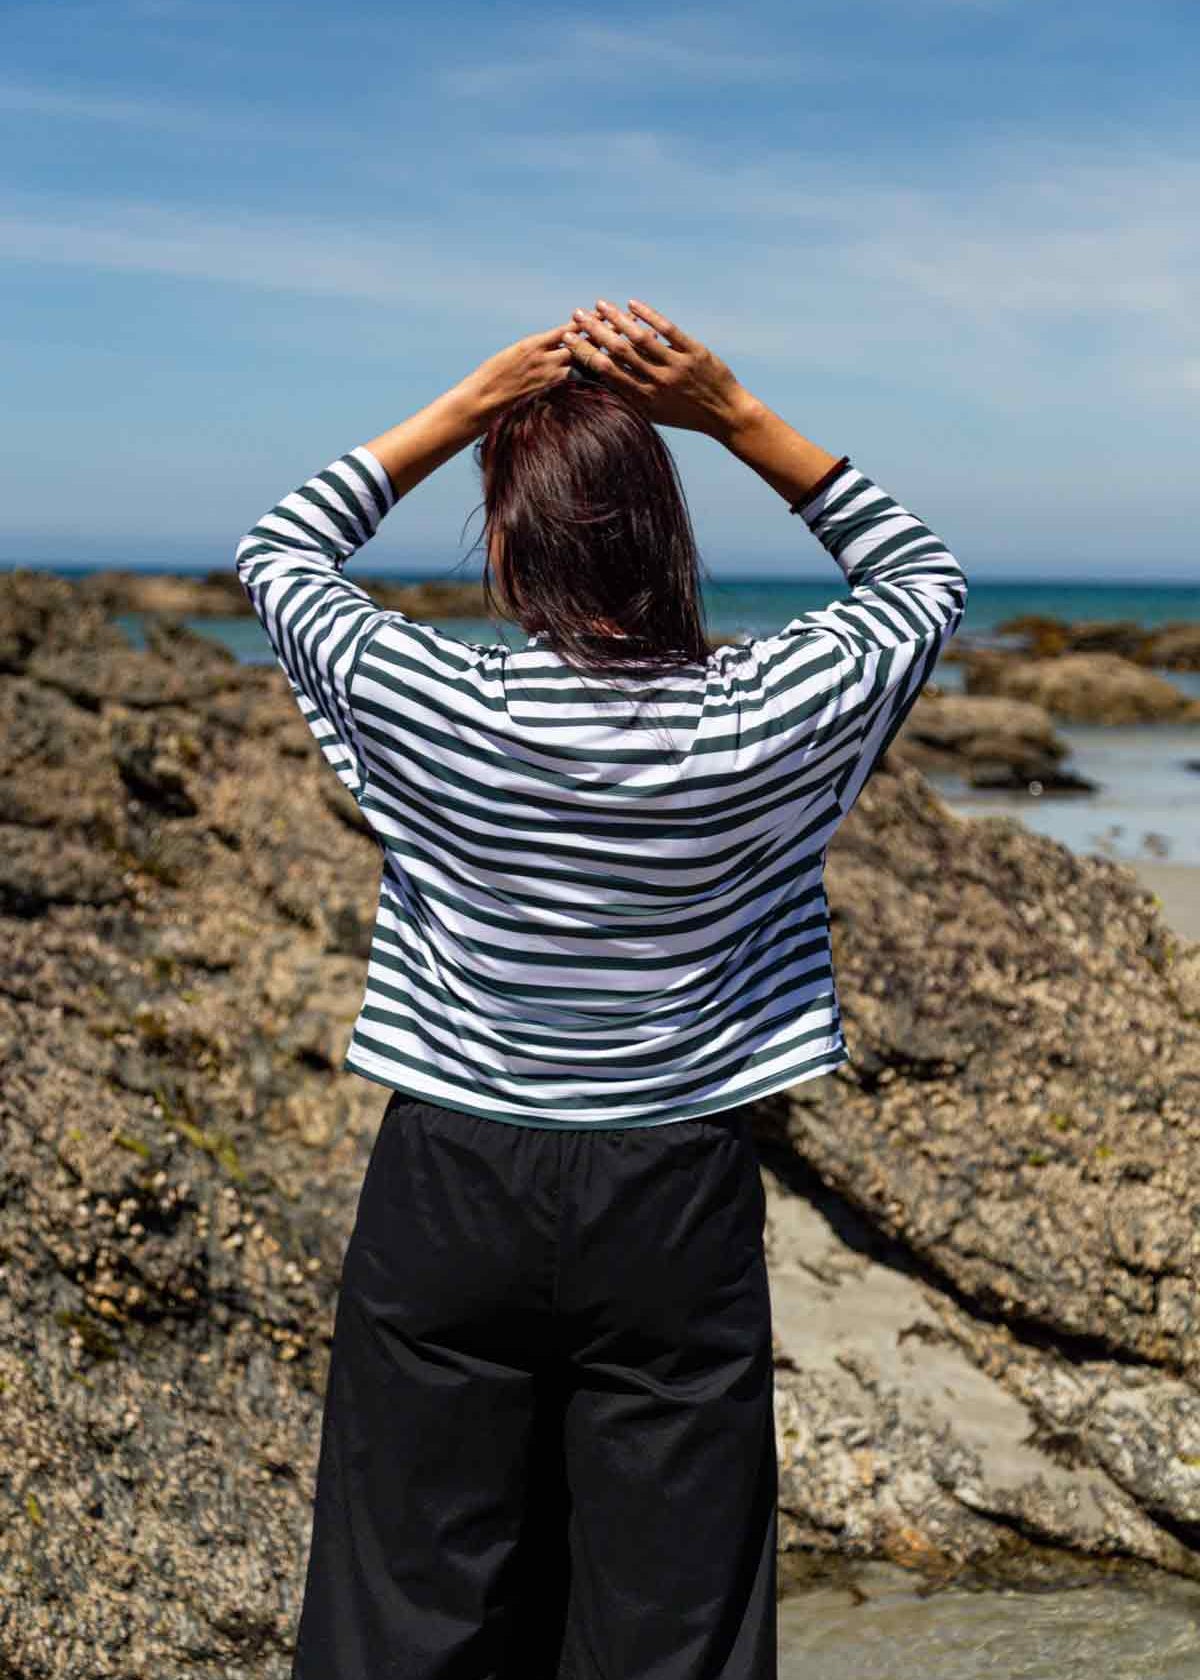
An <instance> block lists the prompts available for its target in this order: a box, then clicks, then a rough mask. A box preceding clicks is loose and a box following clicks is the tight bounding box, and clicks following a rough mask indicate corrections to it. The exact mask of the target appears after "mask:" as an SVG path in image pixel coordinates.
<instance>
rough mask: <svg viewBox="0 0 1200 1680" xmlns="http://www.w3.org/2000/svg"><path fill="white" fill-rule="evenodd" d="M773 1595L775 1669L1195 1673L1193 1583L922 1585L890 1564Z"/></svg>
mask: <svg viewBox="0 0 1200 1680" xmlns="http://www.w3.org/2000/svg"><path fill="white" fill-rule="evenodd" d="M855 1581H856V1584H857V1587H858V1591H859V1592H861V1593H863V1594H865V1595H866V1596H865V1598H864V1600H863V1602H861V1603H857V1602H855V1600H856V1597H857V1594H855V1593H851V1592H850V1591H849V1590H847V1589H846V1588H845V1587H814V1588H806V1589H803V1590H800V1591H796V1592H791V1593H789V1594H788V1595H787V1596H786V1597H784V1598H783V1599H781V1600H780V1604H779V1632H780V1661H779V1680H1200V1584H1197V1583H1192V1582H1188V1581H1184V1580H1181V1579H1180V1578H1178V1577H1174V1576H1169V1575H1163V1576H1162V1577H1161V1578H1160V1579H1158V1580H1156V1581H1151V1582H1149V1583H1148V1584H1142V1585H1138V1586H1134V1585H1132V1584H1126V1583H1123V1582H1104V1583H1101V1584H1094V1583H1093V1584H1088V1585H1086V1586H1073V1587H1069V1588H1063V1589H1061V1590H1055V1591H1043V1592H1019V1591H1015V1590H1008V1589H993V1590H988V1591H981V1592H968V1591H966V1590H963V1589H957V1588H953V1587H949V1588H945V1589H943V1590H941V1591H939V1592H935V1593H932V1594H930V1595H929V1596H928V1597H921V1596H920V1595H919V1593H918V1592H917V1590H916V1586H915V1583H914V1579H913V1576H912V1575H911V1574H910V1573H909V1572H908V1571H906V1570H903V1569H899V1568H897V1567H896V1566H895V1565H892V1564H883V1563H880V1564H864V1565H863V1566H862V1568H861V1570H860V1571H858V1572H857V1573H856V1575H855Z"/></svg>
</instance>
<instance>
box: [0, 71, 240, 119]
mask: <svg viewBox="0 0 1200 1680" xmlns="http://www.w3.org/2000/svg"><path fill="white" fill-rule="evenodd" d="M5 111H6V112H9V113H11V114H12V115H14V116H38V117H61V118H64V119H66V120H68V121H79V122H104V123H119V124H128V125H130V126H133V127H137V128H141V127H150V128H178V127H192V126H195V124H196V122H197V121H198V120H201V121H208V122H212V121H214V120H215V119H214V118H211V117H203V115H202V114H200V113H194V112H189V111H187V110H186V109H181V108H180V107H179V106H178V105H177V104H174V103H168V102H167V101H166V100H162V99H142V98H139V99H124V98H109V97H106V96H104V95H103V94H101V95H97V94H95V93H75V92H70V91H68V90H66V89H63V88H52V87H37V86H33V85H32V84H29V83H24V84H21V83H15V82H0V112H5Z"/></svg>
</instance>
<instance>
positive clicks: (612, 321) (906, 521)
mask: <svg viewBox="0 0 1200 1680" xmlns="http://www.w3.org/2000/svg"><path fill="white" fill-rule="evenodd" d="M581 375H582V376H581ZM659 425H661V426H677V427H680V428H683V429H686V430H694V431H701V432H705V433H707V434H708V435H709V436H710V437H712V438H713V439H715V440H716V441H718V442H719V443H721V444H722V445H724V446H725V447H726V448H728V449H730V450H732V452H733V453H734V454H735V455H736V456H738V457H739V459H741V460H743V461H744V462H745V463H746V464H747V465H748V466H750V467H751V468H752V469H753V470H754V471H755V472H756V473H758V474H759V475H760V476H761V477H762V478H763V479H764V480H765V481H766V482H767V484H769V485H770V486H771V488H772V489H773V490H775V491H776V492H777V493H778V494H779V495H780V496H781V497H783V499H784V501H785V503H786V504H787V505H788V506H789V507H790V509H791V511H792V512H793V513H799V514H800V515H802V517H803V519H804V521H805V523H806V525H807V526H808V527H809V529H810V530H812V531H813V533H814V534H815V535H816V536H817V538H818V539H819V540H820V542H821V543H822V544H823V546H824V547H825V548H826V549H827V551H828V552H829V554H830V555H831V556H832V557H833V559H834V560H835V561H836V562H837V564H838V566H839V567H840V569H841V572H842V574H843V575H844V577H845V579H846V581H847V584H848V586H849V594H848V596H847V598H846V599H845V600H842V601H838V602H835V603H834V604H832V605H830V606H828V607H826V608H823V609H821V610H818V611H813V612H808V613H803V614H801V615H800V616H799V617H798V618H795V619H793V620H792V621H791V622H790V623H789V624H787V625H785V626H784V628H783V629H782V630H780V631H779V632H778V633H777V634H775V635H772V636H764V637H759V638H756V639H754V640H752V641H750V642H748V643H746V644H744V645H738V646H727V647H721V648H718V649H716V650H715V651H714V650H710V649H709V647H708V644H707V641H706V639H705V636H704V630H703V624H702V618H701V610H700V591H699V586H698V582H697V569H698V563H697V555H696V549H695V543H694V539H693V535H692V530H691V526H690V523H689V520H688V516H687V510H686V506H685V504H684V501H683V497H682V494H681V491H680V487H679V483H678V478H677V475H676V473H675V469H674V463H673V461H672V458H671V455H670V453H669V451H668V450H667V448H666V446H665V444H664V443H663V441H662V439H661V437H660V436H659V433H658V431H657V430H656V426H659ZM473 441H474V442H475V445H476V460H477V463H478V465H479V466H480V468H481V470H482V473H483V481H484V494H485V505H486V510H487V523H486V529H487V543H488V552H487V569H486V573H485V578H486V583H487V587H488V589H489V591H491V590H492V587H493V582H494V584H495V588H496V590H498V592H499V596H500V598H501V601H502V604H503V606H504V608H505V610H506V611H507V612H508V613H509V614H510V615H511V616H512V617H513V618H514V619H515V620H516V622H518V623H519V624H520V625H521V626H522V627H523V628H524V629H525V631H526V632H527V633H528V634H527V638H526V642H525V645H524V646H522V647H520V648H517V649H510V648H508V647H507V646H505V645H504V644H498V645H494V646H488V645H476V644H469V643H465V642H462V641H459V640H457V639H456V638H454V637H451V636H446V635H443V634H442V633H441V632H440V631H438V630H436V629H434V628H433V627H432V626H430V625H425V624H419V623H416V622H414V621H412V620H410V619H409V618H407V617H406V616H405V615H403V614H401V613H398V612H395V611H382V610H380V609H379V608H377V607H376V606H375V604H374V603H373V601H372V600H371V598H370V596H369V595H368V594H367V593H366V592H365V591H364V590H362V589H360V588H358V587H357V586H355V585H354V584H353V583H351V582H350V581H349V580H348V579H347V578H346V577H345V576H344V575H343V570H342V569H343V567H344V565H345V563H346V561H347V560H348V559H349V557H350V556H351V555H352V554H353V553H354V552H355V551H356V550H357V549H358V548H360V547H361V546H362V545H363V544H364V543H365V542H366V541H367V540H368V539H369V538H370V537H371V536H372V535H373V533H374V532H375V530H376V529H377V527H378V525H379V523H380V521H381V520H382V518H383V516H384V515H385V514H386V513H387V512H388V511H389V510H390V509H391V508H392V507H393V506H394V504H395V503H396V501H398V500H399V499H400V498H401V497H402V496H404V495H405V494H406V493H407V492H408V491H409V490H411V489H412V488H413V486H414V485H416V484H417V483H419V482H420V480H421V479H423V478H424V477H425V476H426V475H427V474H428V473H429V472H431V471H432V470H433V469H434V468H435V467H437V466H439V465H440V464H441V463H442V462H443V461H446V460H448V459H449V458H450V457H451V456H453V455H454V454H456V453H457V452H458V451H459V450H461V449H462V448H464V447H465V446H466V445H467V444H468V443H471V442H473ZM237 569H238V573H239V575H240V577H241V579H242V582H243V583H244V585H245V587H246V589H247V591H248V593H249V596H250V599H251V601H252V602H253V604H254V608H255V611H256V612H257V613H258V615H259V617H260V619H261V621H262V623H263V625H264V626H265V628H266V630H267V634H268V635H269V637H270V639H271V642H272V645H273V647H274V649H275V652H276V654H277V656H278V658H279V660H280V662H281V664H282V666H283V669H284V671H285V673H286V674H287V677H288V680H289V682H290V684H291V686H292V688H293V691H294V693H295V695H296V698H297V700H298V702H299V704H300V707H301V709H302V710H303V712H304V715H305V717H306V718H307V720H308V723H309V725H310V727H311V728H312V730H313V733H314V734H315V736H316V738H317V740H318V742H319V743H320V746H321V750H322V752H323V753H324V754H325V756H326V758H327V759H328V761H329V763H330V764H331V766H332V767H333V769H334V771H335V772H336V774H337V775H338V776H339V778H340V779H341V781H342V782H343V784H344V785H345V786H346V787H347V788H348V789H349V790H350V792H351V793H352V794H353V796H354V797H355V799H356V800H357V802H358V804H359V806H360V808H361V809H362V811H363V814H364V816H365V818H366V821H367V822H368V824H369V825H370V827H371V830H372V832H373V834H374V835H375V837H376V838H377V840H378V842H379V845H380V847H381V850H382V854H383V868H382V879H381V884H380V898H379V912H378V918H377V922H376V928H375V934H374V940H373V944H372V950H371V956H370V962H369V965H368V973H367V984H366V995H365V998H364V1002H363V1005H362V1008H361V1011H360V1014H359V1017H358V1019H357V1021H356V1023H355V1025H354V1029H353V1033H352V1036H351V1040H350V1044H349V1048H348V1050H347V1053H346V1057H345V1062H344V1066H345V1067H347V1068H349V1069H352V1070H353V1071H354V1072H357V1073H360V1074H362V1075H363V1076H364V1077H366V1078H367V1079H371V1080H375V1081H378V1082H379V1083H381V1084H383V1085H385V1086H387V1087H389V1088H390V1090H391V1096H390V1097H389V1100H388V1103H387V1107H386V1110H385V1113H384V1116H383V1120H382V1123H381V1126H380V1129H379V1133H378V1136H377V1137H376V1139H375V1142H374V1146H373V1150H372V1154H371V1159H370V1162H369V1164H368V1168H367V1172H366V1177H365V1179H364V1183H363V1187H362V1191H361V1195H360V1198H359V1204H358V1210H357V1217H356V1221H355V1226H354V1231H353V1234H352V1236H351V1239H350V1242H349V1245H348V1248H347V1250H346V1257H345V1265H344V1268H343V1274H342V1280H341V1290H340V1294H339V1298H338V1306H337V1313H336V1317H335V1324H334V1337H333V1347H332V1354H331V1362H330V1373H329V1384H328V1390H327V1394H326V1399H325V1410H324V1417H323V1424H322V1437H321V1451H320V1461H319V1467H318V1475H317V1491H316V1499H315V1504H314V1512H313V1529H312V1541H311V1549H310V1555H309V1562H308V1573H307V1579H306V1585H305V1597H304V1605H303V1609H302V1612H301V1617H300V1627H299V1635H298V1642H297V1652H296V1659H295V1667H294V1669H293V1674H294V1676H296V1677H297V1680H383V1677H384V1676H389V1677H390V1676H395V1677H400V1676H403V1677H404V1680H435V1677H436V1680H443V1677H444V1680H460V1677H462V1680H466V1677H471V1680H476V1677H478V1680H484V1677H491V1676H501V1675H504V1676H508V1675H512V1676H514V1677H516V1676H521V1677H522V1680H539V1677H545V1680H551V1677H554V1676H559V1677H565V1676H575V1677H577V1680H642V1677H644V1680H650V1676H653V1677H654V1680H751V1677H753V1680H765V1677H767V1676H773V1675H774V1673H775V1660H776V1646H775V1548H776V1526H775V1524H776V1491H777V1482H776V1470H777V1466H776V1458H775V1437H774V1422H773V1408H772V1377H773V1369H772V1352H771V1319H770V1300H769V1293H768V1283H767V1272H766V1265H765V1258H764V1252H763V1222H764V1217H765V1198H764V1193H763V1187H762V1180H761V1176H760V1173H759V1169H758V1164H757V1157H756V1154H755V1150H754V1144H753V1139H752V1136H751V1134H750V1131H749V1127H748V1121H747V1117H746V1110H745V1106H744V1105H746V1104H747V1103H749V1102H750V1101H751V1100H753V1099H754V1098H757V1097H761V1096H764V1095H766V1094H767V1093H769V1092H772V1091H776V1090H779V1089H781V1088H783V1087H785V1086H790V1085H794V1084H797V1083H799V1082H801V1081H804V1080H807V1079H812V1078H815V1077H817V1076H818V1075H820V1074H826V1073H829V1072H831V1071H832V1070H833V1069H834V1068H836V1067H838V1066H839V1065H840V1064H841V1063H843V1062H845V1061H847V1060H848V1059H849V1051H848V1049H847V1046H846V1044H845V1040H844V1038H843V1034H842V1022H841V1015H840V1010H839V1007H838V999H837V993H836V987H835V983H834V976H833V972H832V968H831V962H830V946H829V929H828V914H827V906H826V901H825V895H824V888H823V883H822V876H823V868H824V862H825V852H826V848H827V846H828V844H829V840H830V838H831V836H832V835H833V833H834V832H835V830H836V829H837V827H838V825H839V824H840V823H841V822H842V820H843V819H844V817H845V816H846V814H847V812H848V811H849V810H850V809H851V807H852V806H853V804H854V802H855V800H856V799H857V797H858V795H859V793H860V791H861V789H862V787H863V785H864V783H865V782H866V780H867V778H868V777H869V776H870V774H871V772H872V770H873V769H874V767H875V766H876V764H877V763H878V762H879V760H880V757H881V756H882V754H883V752H884V750H885V748H886V747H887V745H888V743H889V742H890V741H891V739H892V737H893V736H894V734H895V733H896V731H897V730H898V729H899V727H900V725H901V723H902V722H903V720H904V718H905V717H906V716H907V714H908V712H909V710H910V709H911V707H912V705H913V703H914V701H915V700H916V698H917V695H918V694H919V693H920V691H921V689H922V688H923V686H924V684H925V683H926V682H927V681H928V679H929V677H930V675H931V673H932V671H933V669H934V666H935V664H936V661H937V658H938V655H939V653H940V651H941V649H942V648H943V647H944V645H945V644H946V642H947V640H948V639H949V638H950V637H951V636H952V635H953V634H954V632H955V630H956V629H957V627H958V624H959V622H960V620H961V618H962V614H963V610H964V606H965V603H966V594H967V590H966V580H965V577H964V575H963V572H962V569H961V568H960V566H959V564H958V562H957V561H956V560H955V559H954V557H953V556H952V555H951V554H949V553H948V552H947V550H946V548H945V547H944V546H943V544H942V543H941V542H940V541H939V540H938V539H937V537H935V536H934V535H933V534H932V533H931V532H930V531H929V530H928V529H927V528H926V527H925V526H924V525H923V524H921V522H920V521H919V520H918V519H916V518H915V517H914V516H913V515H912V514H910V513H908V512H907V511H906V510H905V509H904V508H903V507H901V506H900V505H899V504H898V503H896V502H895V501H893V500H892V499H891V498H890V497H889V496H888V495H887V494H886V493H885V492H884V491H882V490H881V489H880V488H879V487H878V486H877V485H876V484H874V483H873V482H872V480H870V479H869V478H867V477H866V476H865V475H864V474H863V473H862V472H860V471H859V470H858V469H857V468H855V467H853V466H851V464H850V462H849V459H848V457H847V456H841V457H835V456H833V455H832V454H830V453H829V452H828V451H827V450H825V449H822V448H820V447H819V446H818V445H817V444H815V443H811V442H809V441H808V440H807V439H806V438H804V437H802V436H801V435H800V434H799V433H798V432H797V431H795V430H794V429H793V428H792V427H791V426H789V425H788V424H787V423H786V422H785V421H783V420H782V419H781V418H780V417H779V416H778V415H776V414H774V413H773V412H772V411H771V410H770V409H769V408H767V406H766V405H765V404H764V403H762V402H761V401H759V400H757V399H756V398H755V397H753V396H752V395H751V394H750V393H749V392H748V391H747V390H746V389H745V388H744V387H743V386H742V385H741V383H740V382H739V381H738V379H737V378H736V377H735V376H734V374H733V373H732V372H731V370H730V369H729V367H728V366H727V364H726V363H724V362H723V361H722V360H721V359H720V358H719V357H718V356H716V355H715V354H714V353H713V352H712V351H711V350H709V349H707V348H706V347H705V346H704V345H703V344H701V343H699V342H698V341H697V340H696V339H694V338H693V337H691V335H690V334H688V333H686V332H684V331H683V330H681V329H680V328H679V327H678V326H676V325H675V324H674V323H672V322H671V321H669V320H667V319H666V318H665V317H664V316H662V315H661V314H659V313H658V312H657V311H656V310H654V309H652V308H650V307H648V306H647V305H644V304H642V303H639V302H637V301H636V300H630V303H629V308H628V310H627V311H624V310H618V309H616V308H614V307H612V306H611V305H609V304H607V303H606V302H605V301H604V300H602V299H601V300H598V301H597V304H596V308H595V309H594V310H576V311H575V312H574V315H573V317H572V320H571V321H570V322H566V323H563V324H561V325H559V326H556V327H554V328H552V329H551V330H550V331H548V332H542V333H535V334H533V335H531V336H530V337H527V338H523V339H521V340H520V341H519V342H518V343H516V344H513V345H511V346H509V347H508V348H507V349H505V350H502V351H501V352H500V353H499V354H498V355H496V356H493V357H491V358H490V359H489V360H487V361H485V362H484V363H483V364H482V365H481V366H480V367H479V368H477V369H476V370H475V371H474V372H473V373H471V374H470V375H468V376H467V377H466V378H465V379H463V380H462V381H460V383H459V384H457V385H455V386H454V387H453V388H452V389H451V390H449V391H447V392H446V393H445V394H444V395H443V396H441V397H439V398H437V399H436V401H434V402H432V403H431V404H429V405H428V407H426V408H424V409H422V410H421V411H420V412H419V413H418V414H416V415H414V416H413V417H412V418H411V419H408V420H406V421H404V422H403V423H402V424H400V425H398V426H395V427H393V428H392V429H391V430H390V431H387V432H384V433H382V434H381V435H380V436H378V437H375V438H373V439H371V441H370V442H369V443H366V444H360V445H359V446H357V447H356V448H354V449H351V450H350V451H349V453H347V454H345V455H342V456H340V457H339V458H338V459H337V460H335V461H334V462H332V463H331V465H330V466H329V467H327V468H326V469H325V470H324V471H323V472H320V473H318V474H316V476H315V477H314V478H312V479H310V480H309V481H308V482H307V483H306V484H304V485H302V486H301V487H300V488H299V489H298V490H296V491H294V492H293V493H292V494H291V495H289V496H287V497H285V498H284V500H283V501H282V502H281V503H279V504H278V505H277V506H276V507H275V508H273V509H272V510H271V512H270V513H268V514H266V515H265V516H264V517H263V519H262V520H261V521H260V522H259V523H258V524H257V525H256V526H254V528H253V529H252V530H251V531H250V532H248V533H247V535H246V536H245V537H244V538H243V539H242V541H241V543H240V544H239V546H238V551H237ZM490 598H492V599H493V600H495V596H494V595H492V596H491V597H490Z"/></svg>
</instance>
